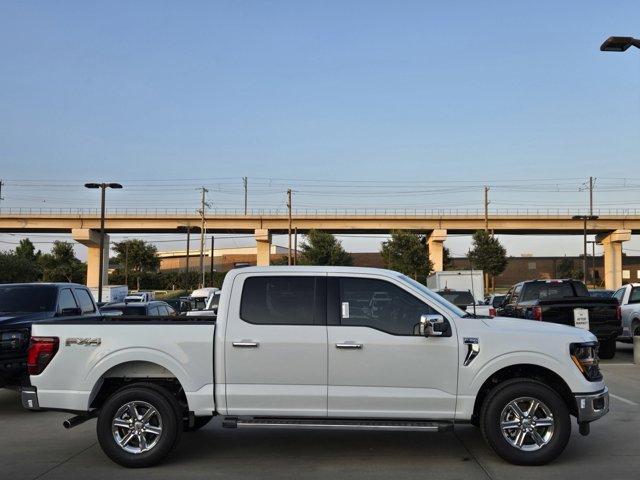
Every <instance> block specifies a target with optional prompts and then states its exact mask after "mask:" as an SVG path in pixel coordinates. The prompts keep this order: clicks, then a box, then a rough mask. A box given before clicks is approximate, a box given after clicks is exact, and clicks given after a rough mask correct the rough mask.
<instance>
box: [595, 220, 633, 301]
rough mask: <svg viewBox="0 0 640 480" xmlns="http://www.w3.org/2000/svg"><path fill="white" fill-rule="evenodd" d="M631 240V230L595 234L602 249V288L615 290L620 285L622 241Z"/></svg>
mask: <svg viewBox="0 0 640 480" xmlns="http://www.w3.org/2000/svg"><path fill="white" fill-rule="evenodd" d="M628 240H631V230H615V231H613V232H611V233H601V234H599V235H597V236H596V242H598V243H599V244H600V245H602V248H603V250H604V288H606V289H609V290H616V289H618V288H620V287H621V286H622V242H626V241H628Z"/></svg>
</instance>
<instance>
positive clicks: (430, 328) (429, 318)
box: [420, 314, 444, 337]
mask: <svg viewBox="0 0 640 480" xmlns="http://www.w3.org/2000/svg"><path fill="white" fill-rule="evenodd" d="M436 325H444V317H443V316H442V315H428V314H426V315H420V335H422V336H423V337H441V336H442V334H443V333H444V332H442V331H439V330H436V329H435V328H434V327H435V326H436Z"/></svg>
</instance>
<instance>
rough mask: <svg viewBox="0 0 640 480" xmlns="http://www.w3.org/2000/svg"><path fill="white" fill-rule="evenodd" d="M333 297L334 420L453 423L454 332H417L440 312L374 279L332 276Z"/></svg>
mask: <svg viewBox="0 0 640 480" xmlns="http://www.w3.org/2000/svg"><path fill="white" fill-rule="evenodd" d="M328 295H329V302H328V306H329V308H328V312H327V314H328V316H327V320H328V324H329V325H328V327H327V329H328V341H329V345H328V352H329V389H328V396H329V399H328V414H329V416H330V417H365V418H367V417H368V418H404V419H451V418H453V417H454V412H455V405H456V389H457V381H458V346H457V335H456V331H455V328H454V326H453V325H449V329H448V331H449V335H448V336H443V337H429V338H425V337H424V336H420V335H419V332H418V326H419V322H420V316H421V315H423V314H438V313H440V312H438V311H437V310H436V309H434V308H433V307H432V306H430V305H429V304H427V303H426V300H425V299H423V298H422V297H419V296H418V295H417V294H415V292H412V290H411V287H409V286H408V285H406V284H404V283H403V282H400V281H398V282H397V283H392V282H391V280H389V279H386V278H385V279H382V278H375V277H374V276H369V277H338V276H336V277H332V276H329V278H328ZM440 308H442V307H440ZM445 321H446V317H445Z"/></svg>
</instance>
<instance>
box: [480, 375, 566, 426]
mask: <svg viewBox="0 0 640 480" xmlns="http://www.w3.org/2000/svg"><path fill="white" fill-rule="evenodd" d="M513 378H530V379H533V380H538V381H540V382H542V383H544V384H545V385H547V386H548V387H550V388H551V389H553V390H554V391H556V392H557V393H558V395H560V397H561V398H562V399H563V400H564V402H565V404H566V405H567V408H568V409H569V413H571V414H572V415H575V414H576V413H577V410H576V403H575V399H574V397H573V393H572V392H571V388H569V385H567V383H566V382H565V381H564V379H563V378H562V377H561V376H560V375H558V374H557V373H556V372H554V371H553V370H550V369H548V368H546V367H542V366H540V365H535V364H528V363H521V364H516V365H509V366H507V367H503V368H501V369H500V370H497V371H496V372H494V373H493V374H492V375H491V376H489V378H487V379H486V380H485V381H484V383H483V384H482V386H481V387H480V390H479V391H478V394H477V395H476V399H475V402H474V405H473V414H472V417H471V419H472V422H477V419H478V416H479V415H480V410H481V408H482V404H483V403H484V400H485V399H486V398H487V395H488V394H489V392H490V391H491V390H493V389H494V388H496V387H497V386H498V385H500V384H501V383H503V382H505V381H507V380H511V379H513Z"/></svg>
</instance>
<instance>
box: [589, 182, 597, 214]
mask: <svg viewBox="0 0 640 480" xmlns="http://www.w3.org/2000/svg"><path fill="white" fill-rule="evenodd" d="M595 183H596V182H595V181H594V179H593V177H589V216H590V217H592V216H593V187H594V185H595Z"/></svg>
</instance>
